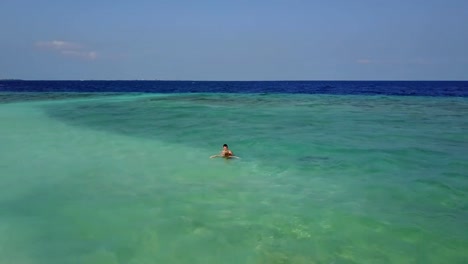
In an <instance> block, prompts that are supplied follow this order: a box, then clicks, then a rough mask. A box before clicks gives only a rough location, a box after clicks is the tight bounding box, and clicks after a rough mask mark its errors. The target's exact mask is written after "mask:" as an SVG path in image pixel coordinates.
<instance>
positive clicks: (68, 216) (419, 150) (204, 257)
mask: <svg viewBox="0 0 468 264" xmlns="http://www.w3.org/2000/svg"><path fill="white" fill-rule="evenodd" d="M9 96H12V95H11V94H10V95H9ZM14 96H15V99H14V100H10V101H11V102H13V101H14V102H13V103H8V104H2V105H0V120H1V123H0V129H1V135H0V146H1V151H0V186H2V192H0V263H466V261H467V260H468V253H467V251H466V248H468V231H467V230H468V228H466V227H467V226H468V177H467V176H468V175H467V172H468V160H467V158H466V157H467V156H468V155H467V154H468V153H467V152H468V136H467V133H466V131H467V130H468V119H466V116H467V114H468V101H467V99H466V98H427V97H396V96H337V95H255V94H250V95H242V94H170V95H157V94H149V95H137V94H123V95H109V96H96V97H93V96H86V97H83V98H79V97H78V96H76V95H68V94H62V95H61V96H57V95H56V96H55V98H54V100H44V98H42V97H40V98H37V96H36V97H35V96H34V95H33V94H24V95H23V96H25V97H28V98H27V102H21V101H23V100H22V99H21V98H19V99H18V95H14ZM31 98H33V99H31ZM34 98H35V99H34ZM25 100H26V98H25ZM7 101H8V100H7ZM223 143H227V144H229V145H230V147H231V149H232V150H233V151H234V153H235V154H237V155H238V156H240V157H241V159H239V160H224V159H209V158H208V157H209V156H210V155H212V154H216V153H217V152H218V151H219V150H220V148H221V145H222V144H223Z"/></svg>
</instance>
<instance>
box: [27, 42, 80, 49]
mask: <svg viewBox="0 0 468 264" xmlns="http://www.w3.org/2000/svg"><path fill="white" fill-rule="evenodd" d="M36 46H37V47H40V48H46V49H55V50H76V49H80V48H81V46H80V45H79V44H77V43H74V42H68V41H63V40H52V41H38V42H36Z"/></svg>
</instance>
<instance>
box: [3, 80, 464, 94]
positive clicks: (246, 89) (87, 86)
mask: <svg viewBox="0 0 468 264" xmlns="http://www.w3.org/2000/svg"><path fill="white" fill-rule="evenodd" d="M0 91H10V92H141V93H288V94H298V93H299V94H300V93H303V94H337V95H346V94H349V95H406V96H408V95H413V96H458V97H468V81H209V82H207V81H0Z"/></svg>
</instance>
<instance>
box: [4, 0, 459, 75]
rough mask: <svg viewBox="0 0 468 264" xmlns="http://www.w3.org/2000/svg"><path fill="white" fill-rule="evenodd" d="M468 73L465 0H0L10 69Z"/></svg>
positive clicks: (112, 72) (51, 72) (27, 71)
mask: <svg viewBox="0 0 468 264" xmlns="http://www.w3.org/2000/svg"><path fill="white" fill-rule="evenodd" d="M6 78H14V79H26V80H234V81H237V80H468V1H467V0H393V1H392V0H327V1H325V0H323V1H319V0H317V1H314V0H309V1H299V0H284V1H276V0H269V1H266V0H257V1H255V0H250V1H247V0H232V1H225V0H217V1H203V0H198V1H189V0H186V1H180V0H172V1H169V0H166V1H157V0H153V1H149V0H148V1H143V0H141V1H137V0H135V1H123V0H113V1H111V0H93V1H91V0H80V1H76V0H73V1H71V0H44V1H38V0H0V79H6Z"/></svg>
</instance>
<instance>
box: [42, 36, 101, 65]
mask: <svg viewBox="0 0 468 264" xmlns="http://www.w3.org/2000/svg"><path fill="white" fill-rule="evenodd" d="M35 46H36V47H39V48H42V49H46V50H50V51H53V52H58V54H60V55H62V56H66V57H75V58H81V59H88V60H95V59H96V58H97V57H98V53H97V52H96V51H91V50H87V49H84V48H83V46H82V45H80V44H78V43H75V42H68V41H63V40H52V41H38V42H36V44H35Z"/></svg>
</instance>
